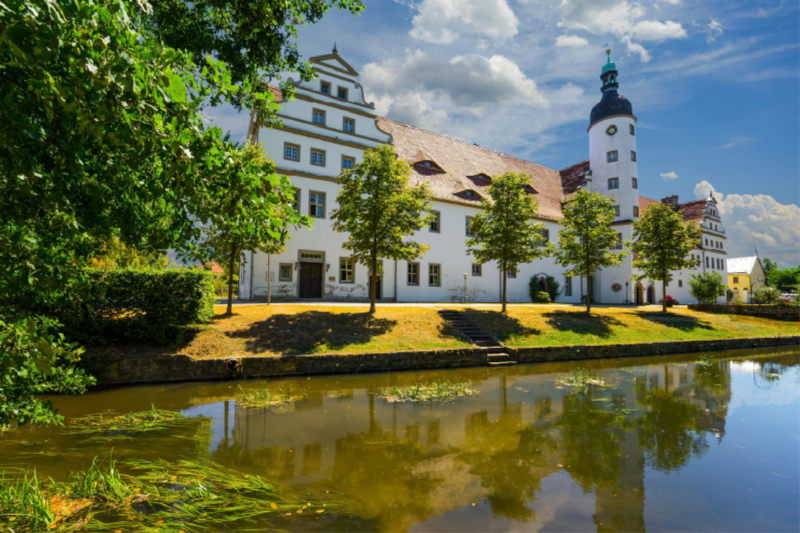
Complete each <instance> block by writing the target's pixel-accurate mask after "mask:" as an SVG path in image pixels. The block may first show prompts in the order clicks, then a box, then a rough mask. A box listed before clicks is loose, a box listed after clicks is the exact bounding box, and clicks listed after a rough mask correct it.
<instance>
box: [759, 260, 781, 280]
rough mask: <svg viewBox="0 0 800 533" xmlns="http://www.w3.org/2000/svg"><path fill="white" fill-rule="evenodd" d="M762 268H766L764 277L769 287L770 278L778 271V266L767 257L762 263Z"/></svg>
mask: <svg viewBox="0 0 800 533" xmlns="http://www.w3.org/2000/svg"><path fill="white" fill-rule="evenodd" d="M761 266H762V267H763V268H764V277H765V278H766V279H767V285H769V284H770V282H769V276H770V274H771V273H772V272H773V271H775V270H777V269H778V265H776V264H775V263H774V262H773V261H772V259H770V258H769V257H765V258H764V260H763V261H762V262H761Z"/></svg>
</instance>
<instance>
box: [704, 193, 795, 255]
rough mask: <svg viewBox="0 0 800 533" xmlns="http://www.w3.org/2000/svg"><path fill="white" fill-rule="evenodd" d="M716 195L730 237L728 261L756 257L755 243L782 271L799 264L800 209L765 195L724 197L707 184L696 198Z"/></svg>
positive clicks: (760, 252)
mask: <svg viewBox="0 0 800 533" xmlns="http://www.w3.org/2000/svg"><path fill="white" fill-rule="evenodd" d="M709 192H712V193H713V194H714V198H715V199H716V200H717V206H718V207H719V212H720V215H721V218H722V224H723V227H724V228H725V233H726V236H727V237H728V240H727V241H726V242H727V246H728V250H727V251H728V257H744V256H749V255H753V242H755V243H756V246H757V247H758V252H759V255H760V256H761V257H769V258H770V259H772V260H773V261H777V262H778V263H779V264H780V265H781V266H782V267H785V266H789V265H796V264H798V262H800V207H798V206H796V205H794V204H788V205H786V204H781V203H779V202H778V201H777V200H775V198H773V197H772V196H769V195H765V194H729V195H727V196H725V195H724V194H723V193H721V192H719V191H717V190H716V189H715V188H714V186H713V185H711V183H709V182H708V181H706V180H703V181H701V182H700V183H698V184H697V185H696V186H695V188H694V194H695V196H696V197H697V198H698V199H700V198H707V197H708V194H709Z"/></svg>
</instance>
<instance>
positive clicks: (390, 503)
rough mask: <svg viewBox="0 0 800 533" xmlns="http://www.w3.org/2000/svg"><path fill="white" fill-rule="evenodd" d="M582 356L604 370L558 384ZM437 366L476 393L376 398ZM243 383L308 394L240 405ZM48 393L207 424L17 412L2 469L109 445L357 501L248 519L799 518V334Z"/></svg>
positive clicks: (769, 523)
mask: <svg viewBox="0 0 800 533" xmlns="http://www.w3.org/2000/svg"><path fill="white" fill-rule="evenodd" d="M583 368H588V370H589V371H590V373H591V375H592V378H593V379H595V380H597V381H599V382H604V385H595V384H590V385H588V386H587V387H586V388H585V389H584V390H579V389H578V388H576V387H569V386H565V385H562V384H560V383H559V381H558V380H559V378H563V377H564V376H565V375H566V374H567V373H568V372H570V371H573V370H576V369H583ZM435 380H450V381H453V382H469V383H470V384H471V386H472V387H473V388H474V389H476V390H477V391H478V392H479V394H478V395H474V396H467V397H462V398H459V399H457V400H455V401H451V402H444V403H436V402H434V403H430V402H429V403H422V404H412V403H390V402H389V401H387V400H386V399H384V398H382V397H381V393H382V391H383V390H384V389H385V388H389V387H393V386H403V385H411V384H414V383H423V382H431V381H435ZM240 385H241V387H243V388H245V389H263V388H265V387H267V388H269V389H270V390H272V391H277V390H279V389H282V390H284V391H287V390H289V387H291V390H292V394H293V395H301V396H304V397H303V399H302V400H300V401H297V402H294V403H291V404H287V405H284V406H276V407H272V408H268V409H267V408H244V407H242V406H241V405H237V400H236V398H237V395H238V394H240V391H239V388H238V387H239V386H240ZM53 401H54V403H55V405H56V407H57V408H58V409H59V410H60V412H61V414H63V415H65V417H66V419H67V422H68V421H69V419H70V418H71V417H75V416H81V415H86V414H90V413H96V412H98V411H102V410H105V409H113V410H114V411H117V412H132V411H139V410H144V409H148V408H150V406H151V404H154V405H155V406H156V407H157V408H159V409H169V410H176V411H180V412H182V413H184V414H186V415H192V416H202V417H208V419H210V428H211V430H210V431H208V430H206V431H205V433H204V436H202V437H200V438H196V439H186V438H181V437H185V435H178V434H175V433H172V432H169V431H163V432H160V433H159V432H156V433H147V434H143V435H140V436H134V437H132V438H127V439H113V438H112V439H107V440H96V439H93V438H92V437H91V436H87V435H67V434H65V431H64V429H61V428H49V429H42V428H35V427H24V428H21V429H18V430H15V431H12V432H9V433H7V434H5V435H3V436H2V437H0V469H3V468H11V467H13V468H18V467H20V466H23V467H24V466H25V465H27V464H30V467H31V468H36V471H37V473H38V475H39V476H40V477H41V476H50V477H52V478H53V479H56V480H62V479H64V478H65V477H66V473H67V471H69V470H78V469H81V468H83V467H85V466H87V465H88V464H89V463H90V462H91V459H92V458H93V457H94V456H96V455H100V456H108V454H110V453H112V450H113V457H114V458H115V459H121V460H122V461H123V464H124V460H125V459H127V458H140V459H157V458H162V459H165V460H169V461H173V460H178V459H180V458H181V457H195V458H206V459H210V460H212V461H215V462H217V463H220V464H222V465H225V466H226V467H229V468H232V469H235V470H237V471H240V472H243V473H248V474H257V475H259V476H262V477H264V478H267V479H269V480H272V481H274V482H275V483H279V484H283V485H286V486H290V487H293V488H294V489H297V490H303V491H308V492H311V493H317V492H324V491H329V492H330V493H332V494H333V493H337V494H343V495H347V498H349V499H350V500H351V501H353V502H355V507H354V508H355V509H357V511H356V512H355V513H354V514H351V515H350V516H347V517H345V516H335V515H332V514H331V515H326V516H324V518H323V517H319V516H318V517H305V516H303V517H298V516H293V517H291V518H286V519H280V520H279V521H278V522H272V523H270V524H266V523H265V524H250V528H251V530H268V529H272V528H275V529H282V530H295V531H321V530H340V531H526V532H535V531H620V532H622V531H625V532H628V531H646V530H648V531H665V530H681V531H711V530H714V531H794V532H796V531H798V529H800V505H799V504H798V502H800V348H798V347H791V348H774V349H759V350H743V351H730V352H716V353H712V354H691V355H674V356H664V357H650V358H640V359H615V360H599V361H591V362H580V363H563V364H562V363H557V364H556V363H554V364H535V365H522V366H518V367H511V368H504V369H489V368H472V369H460V370H447V371H425V372H403V373H391V374H366V375H347V376H328V377H312V378H299V377H298V378H292V379H281V380H250V381H241V382H217V383H188V384H176V385H150V386H137V387H126V388H117V389H108V390H100V391H95V392H91V393H89V394H85V395H83V396H76V397H54V398H53ZM208 423H209V422H207V423H206V428H207V427H208ZM186 431H195V429H188V430H186ZM165 526H166V524H165Z"/></svg>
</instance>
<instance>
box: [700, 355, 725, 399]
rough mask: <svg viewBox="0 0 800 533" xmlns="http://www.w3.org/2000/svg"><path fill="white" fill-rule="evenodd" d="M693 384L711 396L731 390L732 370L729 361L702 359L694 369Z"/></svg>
mask: <svg viewBox="0 0 800 533" xmlns="http://www.w3.org/2000/svg"><path fill="white" fill-rule="evenodd" d="M692 384H693V385H694V387H695V388H697V389H702V390H704V391H706V392H708V393H709V394H712V395H716V394H722V393H724V392H725V391H728V390H730V388H731V370H730V364H729V363H728V362H727V361H714V360H707V359H701V361H700V362H699V363H698V364H697V365H695V367H694V375H693V376H692Z"/></svg>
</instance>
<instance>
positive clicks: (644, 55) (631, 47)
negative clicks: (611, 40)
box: [624, 38, 650, 63]
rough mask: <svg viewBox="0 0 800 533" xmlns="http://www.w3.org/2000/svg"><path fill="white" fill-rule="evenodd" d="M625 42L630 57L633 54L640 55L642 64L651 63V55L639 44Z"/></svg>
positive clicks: (626, 40)
mask: <svg viewBox="0 0 800 533" xmlns="http://www.w3.org/2000/svg"><path fill="white" fill-rule="evenodd" d="M624 42H625V51H626V52H628V55H632V54H639V59H640V60H641V61H642V63H647V62H648V61H650V53H649V52H648V51H647V50H646V49H645V47H644V46H642V45H641V44H639V43H634V42H631V40H630V39H627V38H626V39H624Z"/></svg>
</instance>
